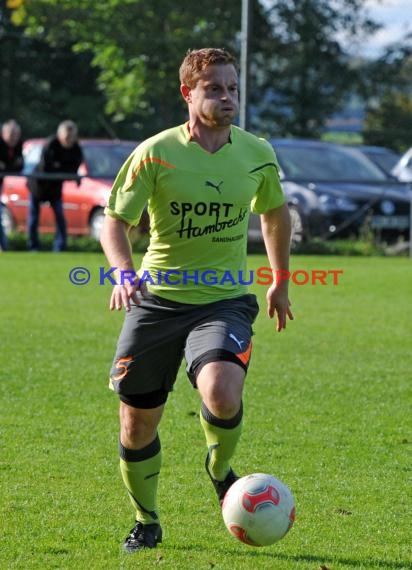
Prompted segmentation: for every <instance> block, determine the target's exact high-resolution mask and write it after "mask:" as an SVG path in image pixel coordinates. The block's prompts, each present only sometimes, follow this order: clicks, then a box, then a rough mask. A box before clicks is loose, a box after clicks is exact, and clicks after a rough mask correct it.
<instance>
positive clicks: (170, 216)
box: [105, 124, 285, 304]
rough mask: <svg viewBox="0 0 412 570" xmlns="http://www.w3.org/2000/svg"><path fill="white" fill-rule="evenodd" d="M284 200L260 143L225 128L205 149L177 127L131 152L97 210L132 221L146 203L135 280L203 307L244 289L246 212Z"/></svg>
mask: <svg viewBox="0 0 412 570" xmlns="http://www.w3.org/2000/svg"><path fill="white" fill-rule="evenodd" d="M284 202H285V197H284V194H283V191H282V188H281V185H280V182H279V172H278V164H277V160H276V156H275V153H274V151H273V149H272V147H271V145H270V144H269V143H268V142H267V141H265V140H264V139H259V138H257V137H256V136H254V135H252V134H250V133H248V132H246V131H244V130H242V129H240V128H238V127H235V126H232V127H231V134H230V142H229V143H227V144H225V145H224V146H223V147H221V148H220V149H219V150H218V151H217V152H214V153H210V152H207V151H206V150H205V149H204V148H202V147H201V146H200V145H199V144H197V143H196V142H194V141H192V140H191V138H190V134H189V130H188V125H187V124H184V125H180V126H178V127H174V128H172V129H168V130H166V131H163V132H161V133H159V134H157V135H155V136H154V137H151V138H149V139H147V140H146V141H144V142H143V143H142V144H140V145H139V146H138V147H137V148H136V149H135V151H134V152H133V153H132V154H131V156H130V157H129V158H128V159H127V161H126V162H125V163H124V165H123V166H122V168H121V169H120V171H119V173H118V175H117V177H116V180H115V182H114V184H113V188H112V192H111V195H110V198H109V202H108V205H107V207H106V210H105V212H106V214H108V215H110V216H113V217H116V218H119V219H121V220H123V221H125V222H127V223H128V224H131V225H137V224H138V222H139V220H140V216H141V214H142V211H143V208H144V207H145V205H146V204H147V209H148V213H149V217H150V243H149V247H148V250H147V252H146V254H145V256H144V258H143V260H142V264H141V267H140V269H139V272H138V273H139V275H140V277H141V278H142V279H144V280H145V281H146V282H147V285H148V289H149V291H150V292H152V293H154V294H156V295H159V296H161V297H164V298H166V299H169V300H172V301H178V302H181V303H192V304H204V303H210V302H213V301H218V300H221V299H228V298H233V297H237V296H240V295H243V294H245V293H246V292H247V285H246V283H247V282H248V281H249V280H250V275H249V274H248V273H247V271H246V270H247V267H246V260H247V255H246V252H247V230H248V220H249V215H250V212H251V211H252V212H254V213H258V214H261V213H264V212H266V211H268V210H270V209H272V208H277V207H279V206H281V205H282V204H283V203H284Z"/></svg>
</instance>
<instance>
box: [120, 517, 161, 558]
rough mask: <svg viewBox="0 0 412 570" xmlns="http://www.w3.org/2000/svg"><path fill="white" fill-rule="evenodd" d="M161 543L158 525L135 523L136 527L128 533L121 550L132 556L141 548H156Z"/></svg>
mask: <svg viewBox="0 0 412 570" xmlns="http://www.w3.org/2000/svg"><path fill="white" fill-rule="evenodd" d="M159 542H162V527H161V526H160V524H157V523H155V524H143V523H141V522H140V521H136V525H135V526H134V528H132V530H131V531H130V534H129V536H128V537H127V538H126V540H125V541H124V544H123V550H125V551H126V552H128V553H129V554H133V553H134V552H137V551H138V550H142V549H143V548H156V546H157V544H158V543H159Z"/></svg>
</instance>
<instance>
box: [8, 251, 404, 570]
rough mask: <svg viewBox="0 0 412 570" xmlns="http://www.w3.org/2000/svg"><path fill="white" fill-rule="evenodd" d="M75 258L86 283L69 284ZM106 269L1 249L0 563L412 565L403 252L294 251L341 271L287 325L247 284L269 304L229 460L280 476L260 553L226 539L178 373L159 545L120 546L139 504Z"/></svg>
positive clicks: (301, 294)
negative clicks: (130, 490)
mask: <svg viewBox="0 0 412 570" xmlns="http://www.w3.org/2000/svg"><path fill="white" fill-rule="evenodd" d="M262 265H263V266H266V265H267V262H266V261H265V258H264V257H263V256H259V255H256V256H250V268H254V269H256V268H257V267H259V266H262ZM75 266H84V267H87V268H88V269H89V270H90V272H91V280H90V282H89V283H88V284H87V285H84V286H74V285H72V284H71V283H70V281H69V279H68V274H69V271H70V269H71V268H72V267H75ZM101 266H104V267H107V264H106V262H105V261H104V258H103V256H102V255H100V254H98V253H83V254H81V253H66V254H60V255H57V254H53V253H42V254H29V253H19V252H7V253H5V254H1V255H0V305H1V306H0V309H1V318H2V320H1V322H2V327H1V337H0V347H1V348H0V351H1V352H0V354H1V369H0V379H1V381H0V394H1V401H0V405H1V412H0V437H1V447H2V450H1V456H0V485H1V487H0V493H1V497H2V499H1V506H2V514H1V533H0V568H1V569H2V570H3V569H6V570H9V569H25V570H26V569H39V570H46V569H47V570H48V569H64V570H65V569H72V568H73V569H80V570H83V569H84V570H86V569H87V570H94V569H96V570H100V569H102V570H106V569H109V570H111V569H117V568H122V569H128V568H144V569H147V568H164V569H177V570H186V569H187V570H193V569H197V570H210V569H212V568H215V569H219V570H226V569H227V570H232V569H235V570H238V569H239V570H250V569H253V570H255V569H256V570H257V569H265V570H267V569H275V570H283V569H285V570H290V569H298V570H311V569H313V570H318V569H319V568H329V569H331V570H339V569H349V570H355V569H356V570H363V569H365V570H366V569H381V570H395V569H396V570H401V569H410V568H412V558H411V548H410V542H411V541H410V528H411V526H410V525H411V479H410V475H411V453H410V451H411V441H412V436H411V433H410V430H411V400H412V398H411V387H410V384H411V383H410V379H411V371H412V356H411V354H412V347H411V342H412V335H411V306H412V300H411V299H412V297H411V282H412V261H411V260H409V259H406V258H401V259H392V258H379V257H378V258H373V257H370V258H360V257H359V258H358V257H352V258H347V257H328V256H319V257H316V256H313V257H309V256H296V257H294V258H293V260H292V269H293V270H298V269H299V270H306V271H311V270H312V269H326V270H328V269H342V270H343V271H344V273H343V275H341V276H340V278H339V284H338V285H336V286H333V285H332V284H331V280H330V281H328V285H325V286H322V285H320V284H318V285H316V286H310V285H305V286H297V285H292V287H291V299H292V302H293V310H294V313H295V321H294V322H293V323H289V324H288V327H287V331H286V332H282V333H281V334H277V333H275V331H274V323H273V322H271V321H269V320H268V319H267V317H266V315H265V306H264V305H265V302H264V295H265V287H263V286H259V285H255V286H254V287H253V290H254V292H256V294H257V295H258V298H259V301H260V304H261V308H262V310H261V313H260V315H259V317H258V319H257V322H256V324H255V333H256V335H255V345H254V353H253V357H252V364H251V369H250V374H249V376H248V379H247V384H246V389H245V399H244V403H245V426H244V433H243V437H242V440H241V442H240V444H239V447H238V450H237V454H236V458H235V461H234V464H233V466H234V468H235V469H236V470H237V471H239V472H240V473H242V474H246V473H248V472H254V471H264V472H269V473H273V474H274V475H276V476H278V477H279V478H281V479H282V480H284V481H285V482H286V483H287V484H288V485H289V486H290V487H291V489H292V491H293V493H294V495H295V498H296V504H297V519H296V523H295V525H294V527H293V529H292V530H291V531H290V533H289V534H288V535H287V536H286V537H285V538H284V539H283V540H282V541H280V542H279V543H277V544H275V545H273V546H271V547H266V548H260V549H256V548H252V547H248V546H245V545H243V544H241V543H239V542H237V541H236V540H235V539H234V538H232V537H230V536H229V534H228V533H227V532H226V530H225V528H224V526H223V522H222V519H221V515H220V513H219V510H218V508H217V502H216V497H215V496H214V493H213V490H212V488H211V485H210V483H209V481H208V479H207V476H206V474H205V472H204V469H203V462H204V455H205V443H204V439H203V435H202V432H201V428H200V425H199V421H198V410H199V401H198V397H197V393H196V392H195V391H194V390H193V389H192V388H191V386H190V384H189V382H188V381H187V380H186V377H185V374H184V371H183V369H182V370H181V372H180V375H179V378H178V381H177V385H176V389H175V391H174V392H173V394H172V395H171V397H170V400H169V404H168V407H167V409H166V413H165V416H164V419H163V422H162V424H161V429H160V435H161V439H162V445H163V452H164V465H163V470H162V476H161V480H160V489H159V493H160V497H159V498H160V505H161V518H162V524H163V526H164V542H163V544H162V545H161V546H160V547H159V548H157V549H156V550H149V551H145V552H142V553H139V554H137V555H135V556H127V555H125V554H123V553H122V551H121V542H122V540H123V538H124V537H125V535H126V534H127V532H128V531H129V529H130V528H131V526H132V522H133V512H132V509H131V505H130V504H129V500H128V498H127V496H126V493H125V492H124V489H123V484H122V482H121V479H120V474H119V471H118V459H117V437H118V418H117V398H116V396H114V395H113V394H112V393H111V392H110V391H109V390H108V389H107V376H108V369H109V367H110V363H111V359H112V355H113V351H114V346H115V341H116V338H117V334H118V332H119V330H120V327H121V323H122V318H123V317H122V314H120V313H115V314H113V313H110V312H109V311H108V310H107V305H108V299H109V295H110V291H111V287H110V285H106V286H100V285H99V284H98V283H99V278H98V276H99V267H101Z"/></svg>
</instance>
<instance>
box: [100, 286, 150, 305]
mask: <svg viewBox="0 0 412 570" xmlns="http://www.w3.org/2000/svg"><path fill="white" fill-rule="evenodd" d="M138 291H140V293H141V295H142V296H143V297H144V296H145V295H146V293H147V284H146V282H145V281H143V282H142V283H135V284H132V283H126V284H124V285H115V286H114V287H113V291H112V295H111V297H110V303H109V308H110V310H111V311H113V310H114V309H116V310H117V311H120V310H121V309H122V308H123V307H124V308H125V309H126V311H130V303H131V301H132V302H133V303H135V304H136V305H140V298H139V295H138Z"/></svg>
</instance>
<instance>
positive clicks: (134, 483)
mask: <svg viewBox="0 0 412 570" xmlns="http://www.w3.org/2000/svg"><path fill="white" fill-rule="evenodd" d="M119 451H120V471H121V474H122V477H123V482H124V484H125V486H126V489H127V490H128V492H129V497H130V500H131V502H132V505H133V507H134V508H135V509H136V520H137V521H140V522H141V523H143V524H152V523H158V522H159V516H158V513H157V484H158V479H159V472H160V467H161V463H162V454H161V448H160V440H159V437H158V436H156V439H155V440H154V441H153V442H152V443H150V444H149V445H148V446H147V447H145V448H143V449H139V450H133V449H126V448H125V447H123V445H122V444H121V443H119Z"/></svg>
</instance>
